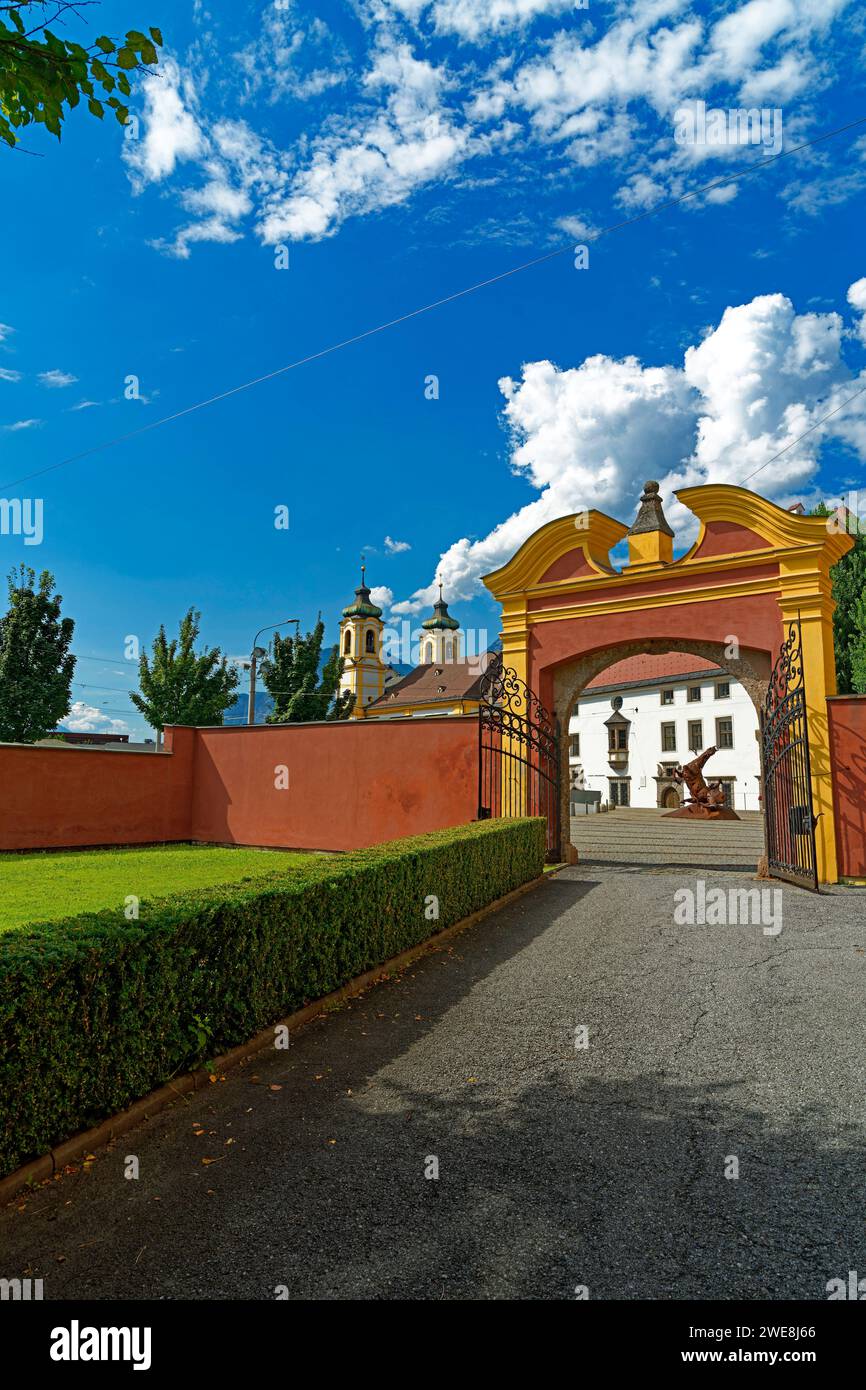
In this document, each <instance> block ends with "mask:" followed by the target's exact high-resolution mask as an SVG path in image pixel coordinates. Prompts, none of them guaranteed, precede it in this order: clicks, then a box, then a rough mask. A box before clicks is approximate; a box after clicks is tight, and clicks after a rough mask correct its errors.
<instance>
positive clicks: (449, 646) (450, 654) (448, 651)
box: [445, 642, 454, 661]
mask: <svg viewBox="0 0 866 1390" xmlns="http://www.w3.org/2000/svg"><path fill="white" fill-rule="evenodd" d="M445 660H446V661H453V660H454V643H453V642H446V643H445Z"/></svg>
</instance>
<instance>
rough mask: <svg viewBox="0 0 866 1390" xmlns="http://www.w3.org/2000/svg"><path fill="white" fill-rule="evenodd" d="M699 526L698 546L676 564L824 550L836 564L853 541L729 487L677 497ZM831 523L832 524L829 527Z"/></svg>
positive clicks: (836, 529) (824, 520)
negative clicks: (767, 552)
mask: <svg viewBox="0 0 866 1390" xmlns="http://www.w3.org/2000/svg"><path fill="white" fill-rule="evenodd" d="M675 496H676V498H677V500H678V501H679V502H682V504H683V506H684V507H688V509H689V511H690V512H693V513H694V515H695V516H696V517H697V518H698V520H699V521H700V523H701V531H700V535H699V536H698V539H697V541H696V542H695V544H694V545H693V546H692V548H691V550H690V551H689V552H688V554H687V555H684V556H683V558H682V559H681V560H680V561H678V562H677V563H678V564H685V563H688V562H689V561H690V560H703V559H707V558H710V557H712V558H715V557H716V556H722V555H742V554H743V553H744V552H747V551H758V550H778V549H785V550H787V549H790V548H795V549H803V550H814V548H815V547H816V546H819V547H821V548H826V549H827V551H828V553H829V554H830V557H831V559H830V563H831V564H835V562H836V560H838V559H839V558H840V557H841V556H842V555H844V554H845V552H846V551H847V550H850V549H851V546H852V545H853V540H852V539H851V537H850V536H849V535H847V534H846V532H845V530H844V528H842V527H840V526H835V525H833V524H832V518H828V517H824V516H801V515H800V514H799V513H797V512H789V511H787V510H786V508H784V507H779V506H777V505H776V503H775V502H769V501H768V500H767V498H766V497H760V496H759V495H758V493H756V492H750V491H749V489H748V488H743V487H733V486H732V485H730V484H728V483H707V484H705V485H704V486H702V487H684V488H680V490H679V491H678V492H677V493H676V494H675ZM828 522H829V523H830V524H828Z"/></svg>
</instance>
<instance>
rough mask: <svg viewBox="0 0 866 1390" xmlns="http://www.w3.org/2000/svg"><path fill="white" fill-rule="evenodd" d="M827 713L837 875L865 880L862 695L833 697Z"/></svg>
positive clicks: (865, 717)
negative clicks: (837, 860) (837, 859)
mask: <svg viewBox="0 0 866 1390" xmlns="http://www.w3.org/2000/svg"><path fill="white" fill-rule="evenodd" d="M827 710H828V712H829V717H830V758H831V761H832V764H833V788H834V800H835V806H836V853H837V855H838V856H839V872H840V874H842V875H843V877H845V878H866V695H834V696H833V697H832V698H831V699H829V700H828V701H827Z"/></svg>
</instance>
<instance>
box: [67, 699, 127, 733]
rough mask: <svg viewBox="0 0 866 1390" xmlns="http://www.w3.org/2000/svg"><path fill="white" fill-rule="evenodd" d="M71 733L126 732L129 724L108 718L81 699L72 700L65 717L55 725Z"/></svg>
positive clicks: (121, 720)
mask: <svg viewBox="0 0 866 1390" xmlns="http://www.w3.org/2000/svg"><path fill="white" fill-rule="evenodd" d="M57 727H58V728H59V729H66V730H68V732H69V733H71V734H92V733H106V734H107V733H111V734H128V733H129V725H128V724H127V723H126V722H125V721H124V720H123V719H110V718H109V717H108V715H107V714H103V713H102V711H101V710H98V709H96V708H95V707H94V706H93V705H87V704H85V703H84V701H83V700H75V701H73V704H72V708H71V709H70V711H69V713H68V714H67V716H66V718H65V719H62V720H61V721H60V723H59V724H58V726H57Z"/></svg>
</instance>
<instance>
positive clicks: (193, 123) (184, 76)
mask: <svg viewBox="0 0 866 1390" xmlns="http://www.w3.org/2000/svg"><path fill="white" fill-rule="evenodd" d="M143 87H144V114H143V116H142V118H141V120H142V125H143V127H144V135H143V136H142V138H141V139H139V140H132V139H128V140H127V141H126V142H125V144H124V158H125V160H126V162H127V164H128V165H129V167H130V169H131V170H132V171H133V175H134V179H135V182H136V185H137V186H138V187H142V186H143V185H144V184H146V183H156V182H158V181H159V180H160V179H164V178H167V177H168V175H169V174H172V173H173V172H174V170H175V167H176V165H177V164H178V163H179V162H180V161H182V160H187V159H195V158H197V156H199V155H201V154H202V153H203V152H204V151H205V150H206V148H207V140H206V138H205V135H204V134H203V132H202V130H201V127H200V126H199V124H198V121H197V120H196V117H195V115H194V114H193V111H192V110H191V109H190V108H191V107H193V106H194V105H195V101H196V95H195V88H194V86H193V82H192V78H191V76H190V75H189V73H185V72H182V71H181V69H180V67H179V66H178V64H177V63H176V62H174V61H172V60H168V61H167V62H165V63H163V64H162V65H161V67H160V70H159V73H158V74H155V75H154V76H153V77H146V78H145V79H144V83H143Z"/></svg>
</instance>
